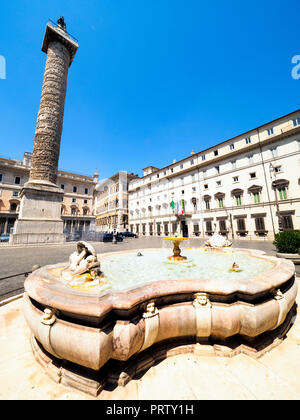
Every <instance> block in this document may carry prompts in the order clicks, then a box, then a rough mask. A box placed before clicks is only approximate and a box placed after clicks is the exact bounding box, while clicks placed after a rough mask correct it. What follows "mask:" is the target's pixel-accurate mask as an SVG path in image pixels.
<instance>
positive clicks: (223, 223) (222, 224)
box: [219, 219, 226, 232]
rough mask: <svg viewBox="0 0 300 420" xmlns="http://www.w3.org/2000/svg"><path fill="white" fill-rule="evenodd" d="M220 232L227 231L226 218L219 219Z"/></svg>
mask: <svg viewBox="0 0 300 420" xmlns="http://www.w3.org/2000/svg"><path fill="white" fill-rule="evenodd" d="M219 227H220V232H226V220H224V219H223V220H219Z"/></svg>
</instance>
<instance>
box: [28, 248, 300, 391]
mask: <svg viewBox="0 0 300 420" xmlns="http://www.w3.org/2000/svg"><path fill="white" fill-rule="evenodd" d="M198 251H199V253H200V250H198ZM151 252H153V253H154V254H153V255H155V252H158V253H159V255H160V257H161V259H163V255H162V250H161V249H160V250H156V251H155V250H152V251H149V253H150V254H151ZM193 252H194V254H193V255H195V254H197V249H195V250H193ZM234 252H237V255H238V254H239V255H240V254H241V255H244V256H247V257H248V258H250V259H253V258H254V259H255V261H256V262H257V264H260V263H266V269H265V271H262V273H261V274H259V275H256V276H250V277H248V278H243V277H242V278H239V277H238V276H242V275H243V273H228V272H227V271H226V276H232V277H228V278H226V276H225V279H222V276H221V277H220V278H211V279H208V278H205V277H199V278H184V273H183V274H182V276H183V278H176V277H174V278H172V277H171V278H170V279H169V278H167V279H162V278H159V273H158V274H157V275H158V277H157V278H158V280H157V278H153V277H150V278H149V282H148V283H146V284H145V283H143V284H137V285H130V287H127V286H126V285H125V286H126V287H125V286H124V288H123V290H120V287H119V289H116V290H114V289H110V290H104V291H103V292H101V291H99V290H96V291H92V290H90V291H82V290H76V289H74V288H71V287H69V286H68V285H66V284H65V283H64V282H63V281H61V279H60V278H59V277H58V276H55V275H54V273H57V272H59V270H61V269H62V268H64V265H62V264H57V265H54V266H46V267H43V268H41V269H39V270H37V271H35V272H33V273H32V274H31V275H30V276H29V277H28V278H27V279H26V281H25V296H24V313H25V317H26V320H27V323H28V325H29V327H30V328H31V331H32V333H33V336H34V342H33V348H34V351H35V354H36V355H38V356H37V357H38V359H39V361H41V362H42V363H44V365H45V364H46V365H47V366H48V367H49V366H50V365H51V363H52V364H53V363H54V362H53V360H54V361H55V363H56V365H57V363H58V361H63V362H62V363H64V366H66V361H67V362H68V363H71V364H72V366H73V364H75V366H77V367H78V366H80V367H85V368H87V369H91V370H93V371H95V372H100V371H103V369H105V368H106V367H107V366H108V364H109V361H111V360H116V361H121V362H125V361H127V360H129V359H130V358H131V357H132V356H137V355H138V354H140V353H143V352H146V351H147V349H149V348H151V347H153V346H156V345H158V344H161V345H163V344H164V343H166V342H169V341H171V340H178V339H187V338H188V339H189V340H191V339H192V340H194V341H195V342H197V341H201V340H203V339H207V340H209V342H210V343H214V342H221V341H224V340H225V341H226V340H228V338H230V337H231V338H232V337H234V339H235V340H236V339H237V340H239V342H240V344H241V345H245V343H246V345H249V346H250V347H251V343H252V344H253V342H254V341H255V346H256V347H257V343H258V342H259V340H260V339H261V338H262V337H263V340H265V337H266V334H268V335H269V337H271V336H272V337H273V339H274V340H275V339H276V335H277V332H278V333H280V332H282V330H281V326H283V325H285V324H286V327H288V325H289V323H290V321H291V313H292V310H293V306H294V302H295V299H296V295H297V284H296V282H295V276H294V274H295V268H294V265H293V264H292V263H291V262H290V261H288V260H284V259H278V258H275V257H268V256H266V255H265V254H264V253H263V252H260V251H253V250H251V251H250V250H246V251H245V250H235V251H234ZM147 253H148V251H143V255H145V254H147ZM185 254H186V255H187V256H188V257H189V255H190V254H189V253H188V252H187V251H186V250H185ZM210 254H211V251H210ZM220 254H222V253H220V252H218V253H216V255H215V258H218V255H220ZM135 255H136V251H133V252H132V251H131V252H123V253H113V254H103V255H101V256H100V261H101V265H102V269H103V266H105V260H106V259H107V261H108V266H109V265H112V264H111V260H109V258H112V259H114V258H117V256H119V258H122V257H123V256H127V257H128V256H130V257H132V258H133V257H134V256H135ZM237 255H233V256H232V257H236V256H237ZM226 257H227V258H228V255H227V256H226ZM137 258H138V261H141V260H142V259H143V257H137ZM190 258H191V257H190ZM188 259H189V258H188ZM133 260H134V258H133ZM117 263H118V261H117ZM140 264H142V262H141V263H140ZM175 264H176V263H175ZM184 264H185V263H178V265H179V266H180V267H181V270H182V269H183V270H184V267H183V265H184ZM239 265H240V264H239ZM230 266H231V261H230V262H229V263H228V268H230ZM182 267H183V268H182ZM207 270H208V268H207ZM207 270H206V271H207ZM103 271H104V272H105V268H104V269H103ZM151 275H153V274H151ZM224 275H225V274H224ZM153 276H154V275H153ZM171 276H172V274H171ZM234 276H236V277H234ZM119 277H120V279H122V272H120V274H119ZM137 277H138V276H137ZM155 280H156V281H155ZM45 309H50V310H52V317H53V319H52V321H53V323H52V324H50V325H47V323H46V324H45V323H44V320H43V313H44V310H45ZM47 358H48V359H47ZM45 360H47V363H46V362H45ZM67 370H68V369H67ZM59 372H60V375H61V370H60V371H59ZM57 375H58V376H57V378H61V376H59V374H58V373H57ZM68 375H69V377H70V370H68ZM68 375H67V376H68ZM83 376H84V375H83ZM84 377H85V376H84ZM97 380H98V381H99V379H97ZM82 381H83V379H82V376H81V379H80V381H78V380H74V378H73V379H72V385H73V386H76V384H77V385H78V383H82ZM118 381H120V378H118V379H117V382H118ZM88 383H89V382H86V383H85V387H86V388H87V389H85V390H87V391H88V392H89V391H90V388H89V386H88V385H87V384H88ZM99 389H100V385H99V387H98V388H97V390H98V391H99ZM98 391H97V392H98Z"/></svg>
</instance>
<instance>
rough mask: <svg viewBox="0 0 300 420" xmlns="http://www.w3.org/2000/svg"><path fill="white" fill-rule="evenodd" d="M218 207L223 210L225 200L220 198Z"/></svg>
mask: <svg viewBox="0 0 300 420" xmlns="http://www.w3.org/2000/svg"><path fill="white" fill-rule="evenodd" d="M218 205H219V208H220V209H222V208H223V207H224V202H223V198H220V197H219V198H218Z"/></svg>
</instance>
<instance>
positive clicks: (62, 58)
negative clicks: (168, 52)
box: [11, 18, 78, 244]
mask: <svg viewBox="0 0 300 420" xmlns="http://www.w3.org/2000/svg"><path fill="white" fill-rule="evenodd" d="M77 49H78V44H77V42H76V41H75V40H74V39H73V38H72V37H71V36H70V35H69V34H68V33H67V32H66V29H65V24H64V20H63V19H62V18H60V19H59V20H58V25H56V24H53V23H51V22H49V23H48V24H47V27H46V32H45V36H44V41H43V46H42V51H43V52H45V53H46V54H47V61H46V67H45V73H44V80H43V87H42V94H41V102H40V108H39V112H38V117H37V124H36V131H35V138H34V147H33V154H32V162H31V170H30V176H29V181H28V182H27V183H26V184H25V185H24V188H23V189H22V192H21V204H20V212H19V218H18V220H17V221H16V223H15V227H14V232H13V234H12V235H11V243H19V244H21V243H23V244H24V243H25V244H26V243H59V242H63V241H64V235H63V221H62V220H61V202H62V199H63V190H61V189H60V188H59V187H58V185H57V184H56V182H57V169H58V159H59V152H60V141H61V134H62V127H63V116H64V105H65V96H66V89H67V78H68V71H69V67H70V65H71V63H72V61H73V58H74V56H75V54H76V51H77Z"/></svg>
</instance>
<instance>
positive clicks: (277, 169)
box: [274, 166, 282, 173]
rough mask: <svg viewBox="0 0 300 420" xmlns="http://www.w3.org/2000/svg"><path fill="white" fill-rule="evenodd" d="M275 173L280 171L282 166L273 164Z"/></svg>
mask: <svg viewBox="0 0 300 420" xmlns="http://www.w3.org/2000/svg"><path fill="white" fill-rule="evenodd" d="M274 170H275V172H276V173H279V172H282V167H281V166H275V168H274Z"/></svg>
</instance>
